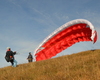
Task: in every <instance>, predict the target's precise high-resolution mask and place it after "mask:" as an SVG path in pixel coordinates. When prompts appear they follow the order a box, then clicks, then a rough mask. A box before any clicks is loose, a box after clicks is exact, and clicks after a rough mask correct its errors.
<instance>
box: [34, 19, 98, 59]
mask: <svg viewBox="0 0 100 80" xmlns="http://www.w3.org/2000/svg"><path fill="white" fill-rule="evenodd" d="M81 41H93V43H95V42H96V41H97V32H96V30H95V29H94V26H93V25H92V24H91V23H90V22H89V21H87V20H85V19H76V20H72V21H70V22H68V23H66V24H64V25H62V26H61V27H59V28H58V29H57V30H55V31H54V32H53V33H51V34H50V35H49V36H48V37H47V38H46V39H44V41H43V42H42V43H41V44H40V45H39V47H38V48H37V49H36V50H35V56H36V61H40V60H46V59H49V58H51V57H53V56H55V55H56V54H58V53H60V52H61V51H63V50H65V49H67V48H68V47H70V46H72V45H73V44H75V43H77V42H81Z"/></svg>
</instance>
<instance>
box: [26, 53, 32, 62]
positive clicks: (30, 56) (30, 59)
mask: <svg viewBox="0 0 100 80" xmlns="http://www.w3.org/2000/svg"><path fill="white" fill-rule="evenodd" d="M27 59H28V62H32V61H33V56H32V54H31V52H29V55H28V58H27Z"/></svg>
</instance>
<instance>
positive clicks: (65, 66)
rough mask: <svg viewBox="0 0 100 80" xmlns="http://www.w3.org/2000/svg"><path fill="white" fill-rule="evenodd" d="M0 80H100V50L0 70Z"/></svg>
mask: <svg viewBox="0 0 100 80" xmlns="http://www.w3.org/2000/svg"><path fill="white" fill-rule="evenodd" d="M0 80H100V50H99V49H98V50H95V51H91V50H89V51H84V52H80V53H74V54H71V55H66V56H61V57H58V58H53V59H48V60H44V61H38V62H32V63H26V64H20V65H18V67H16V68H15V67H11V66H8V67H4V68H0Z"/></svg>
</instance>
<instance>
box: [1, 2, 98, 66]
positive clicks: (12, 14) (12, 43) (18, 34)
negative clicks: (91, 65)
mask: <svg viewBox="0 0 100 80" xmlns="http://www.w3.org/2000/svg"><path fill="white" fill-rule="evenodd" d="M74 19H87V20H89V21H90V22H91V23H92V24H93V25H94V27H95V29H96V30H97V32H98V41H97V43H95V44H92V42H80V43H77V44H75V45H73V46H71V47H70V48H68V49H66V50H64V51H63V52H61V53H59V54H58V55H57V56H56V57H58V56H62V55H67V54H73V53H77V52H80V51H85V50H91V49H100V48H99V44H100V39H99V34H100V0H0V67H6V66H10V63H7V62H6V61H5V59H4V56H5V53H6V48H7V47H11V49H12V51H17V52H18V53H19V54H18V55H16V56H15V58H16V60H17V62H18V64H23V63H27V59H26V58H27V56H28V53H29V52H32V53H33V52H34V50H35V49H36V48H37V47H38V45H39V44H40V43H41V42H42V41H43V40H44V39H45V38H46V37H47V36H48V35H49V34H50V33H52V32H53V31H54V30H55V29H57V28H59V27H60V26H62V25H63V24H65V23H66V22H68V21H71V20H74Z"/></svg>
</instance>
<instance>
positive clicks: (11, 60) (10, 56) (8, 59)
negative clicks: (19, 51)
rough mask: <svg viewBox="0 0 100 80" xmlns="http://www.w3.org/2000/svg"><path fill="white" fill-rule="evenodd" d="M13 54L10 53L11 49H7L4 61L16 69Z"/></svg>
mask: <svg viewBox="0 0 100 80" xmlns="http://www.w3.org/2000/svg"><path fill="white" fill-rule="evenodd" d="M15 54H16V52H13V51H11V48H10V47H7V51H6V55H5V59H6V61H7V62H10V63H11V65H12V66H13V67H16V65H17V61H16V60H15V58H14V55H15Z"/></svg>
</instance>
